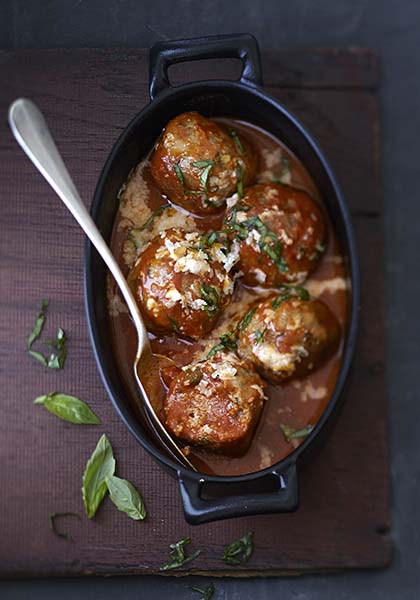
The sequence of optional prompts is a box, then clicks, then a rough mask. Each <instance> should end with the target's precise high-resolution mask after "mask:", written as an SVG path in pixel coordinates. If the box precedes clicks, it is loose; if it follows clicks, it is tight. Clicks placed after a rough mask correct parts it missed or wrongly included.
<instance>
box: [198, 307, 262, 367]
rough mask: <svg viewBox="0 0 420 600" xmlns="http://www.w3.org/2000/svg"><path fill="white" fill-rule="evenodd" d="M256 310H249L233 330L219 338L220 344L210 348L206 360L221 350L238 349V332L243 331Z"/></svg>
mask: <svg viewBox="0 0 420 600" xmlns="http://www.w3.org/2000/svg"><path fill="white" fill-rule="evenodd" d="M256 310H257V308H251V310H249V311H248V312H247V313H246V314H245V316H244V317H243V318H242V319H241V320H240V321H239V323H238V324H237V325H236V327H235V328H234V329H231V330H230V331H228V332H227V333H224V334H223V335H221V336H220V338H219V339H220V342H219V343H218V344H216V345H215V346H213V347H212V348H210V350H209V351H208V353H207V356H206V358H211V357H212V356H214V355H215V354H217V353H218V352H220V351H221V350H232V351H233V352H235V351H236V350H237V349H238V332H239V331H244V330H245V329H246V328H247V327H248V325H249V324H250V322H251V320H252V317H253V316H254V314H255V311H256Z"/></svg>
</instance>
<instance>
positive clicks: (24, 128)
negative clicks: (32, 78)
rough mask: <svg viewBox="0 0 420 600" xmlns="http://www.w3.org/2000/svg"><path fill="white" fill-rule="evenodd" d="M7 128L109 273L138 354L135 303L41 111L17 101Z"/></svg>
mask: <svg viewBox="0 0 420 600" xmlns="http://www.w3.org/2000/svg"><path fill="white" fill-rule="evenodd" d="M9 124H10V128H11V130H12V133H13V135H14V136H15V138H16V140H17V142H18V144H19V145H20V146H21V147H22V149H23V151H24V152H25V153H26V155H27V156H28V157H29V158H30V160H31V161H32V162H33V164H34V165H35V167H36V168H37V169H38V171H39V172H40V173H41V175H43V176H44V177H45V179H46V180H47V181H48V183H49V184H50V186H51V187H52V188H53V190H54V191H55V192H56V193H57V194H58V196H59V197H60V198H61V200H62V201H63V202H64V204H65V205H66V206H67V208H68V209H69V211H70V212H71V214H72V215H73V217H74V218H75V219H76V221H77V222H78V223H79V225H80V226H81V228H82V229H83V231H84V232H85V233H86V235H87V236H88V238H89V239H90V241H91V242H92V244H93V245H94V246H95V248H96V250H97V251H98V252H99V254H100V255H101V257H102V258H103V260H104V262H105V264H106V266H107V267H108V269H109V270H110V271H111V273H112V275H113V277H114V279H115V281H116V283H117V285H118V287H119V288H120V290H121V293H122V295H123V296H124V300H125V301H126V303H127V306H128V309H129V311H130V314H131V316H132V318H133V320H134V324H135V327H136V329H137V332H138V336H139V350H140V353H141V351H142V350H143V349H144V348H145V347H146V346H147V345H148V343H149V342H148V338H147V333H146V329H145V326H144V323H143V320H142V318H141V315H140V312H139V309H138V306H137V303H136V301H135V300H134V297H133V294H132V292H131V289H130V287H129V285H128V283H127V281H126V279H125V277H124V275H123V274H122V272H121V269H120V267H119V266H118V263H117V261H116V260H115V258H114V256H113V255H112V253H111V251H110V249H109V248H108V246H107V244H106V243H105V240H104V239H103V237H102V235H101V234H100V233H99V230H98V228H97V227H96V225H95V223H94V221H93V219H92V217H91V216H90V214H89V212H88V211H87V210H86V207H85V205H84V204H83V202H82V200H81V198H80V196H79V194H78V192H77V190H76V187H75V185H74V183H73V181H72V178H71V177H70V174H69V172H68V170H67V168H66V166H65V164H64V162H63V159H62V158H61V155H60V153H59V151H58V149H57V146H56V145H55V142H54V140H53V138H52V135H51V133H50V130H49V129H48V125H47V123H46V121H45V119H44V117H43V115H42V113H41V111H40V110H39V108H38V107H37V106H36V105H35V104H34V103H33V102H32V101H31V100H27V99H26V98H19V99H18V100H15V101H14V102H13V104H12V105H11V107H10V109H9Z"/></svg>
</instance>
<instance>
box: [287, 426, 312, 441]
mask: <svg viewBox="0 0 420 600" xmlns="http://www.w3.org/2000/svg"><path fill="white" fill-rule="evenodd" d="M313 428H314V426H313V425H307V426H306V427H303V428H302V429H293V427H290V426H289V425H283V424H280V429H281V430H282V433H283V437H284V439H285V440H286V442H291V441H292V440H298V439H301V438H305V437H307V436H308V435H309V434H310V433H311V431H312V430H313Z"/></svg>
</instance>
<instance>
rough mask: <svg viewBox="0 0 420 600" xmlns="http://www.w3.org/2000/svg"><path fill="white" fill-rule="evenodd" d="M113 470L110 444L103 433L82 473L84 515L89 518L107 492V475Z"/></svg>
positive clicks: (110, 475)
mask: <svg viewBox="0 0 420 600" xmlns="http://www.w3.org/2000/svg"><path fill="white" fill-rule="evenodd" d="M114 471H115V458H114V453H113V451H112V446H111V444H110V442H109V440H108V438H107V437H106V435H105V434H103V435H102V436H101V438H100V440H99V442H98V444H97V446H96V448H95V450H94V451H93V452H92V455H91V457H90V458H89V460H88V461H87V463H86V468H85V472H84V473H83V485H82V494H83V503H84V505H85V511H86V515H87V516H88V517H89V519H91V518H92V517H94V516H95V513H96V511H97V510H98V507H99V505H100V503H101V502H102V500H103V499H104V496H105V494H106V492H107V489H108V488H107V484H106V480H107V477H108V478H109V477H112V475H113V474H114Z"/></svg>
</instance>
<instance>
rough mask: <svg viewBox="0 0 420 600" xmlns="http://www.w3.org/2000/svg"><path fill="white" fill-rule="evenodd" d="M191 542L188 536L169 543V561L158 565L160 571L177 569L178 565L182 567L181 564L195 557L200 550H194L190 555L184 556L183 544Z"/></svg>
mask: <svg viewBox="0 0 420 600" xmlns="http://www.w3.org/2000/svg"><path fill="white" fill-rule="evenodd" d="M190 542H191V540H190V538H184V539H182V540H179V542H176V543H175V544H170V545H169V548H170V551H169V554H170V557H171V559H172V560H171V562H168V563H166V565H163V566H162V567H160V571H170V570H171V569H178V567H182V566H183V565H185V564H187V563H189V562H191V561H192V560H194V559H196V558H197V556H199V555H200V554H201V550H196V551H195V552H193V553H192V554H191V555H190V556H185V546H187V544H189V543H190Z"/></svg>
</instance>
